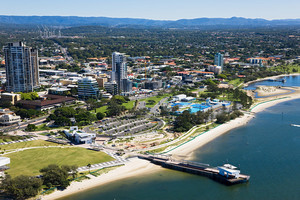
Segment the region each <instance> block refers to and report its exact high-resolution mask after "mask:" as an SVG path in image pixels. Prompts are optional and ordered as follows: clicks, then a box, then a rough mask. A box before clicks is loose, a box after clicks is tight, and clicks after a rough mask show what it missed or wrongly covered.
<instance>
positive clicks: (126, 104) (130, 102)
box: [122, 101, 135, 110]
mask: <svg viewBox="0 0 300 200" xmlns="http://www.w3.org/2000/svg"><path fill="white" fill-rule="evenodd" d="M134 103H135V101H128V102H126V103H123V104H122V105H123V106H125V108H126V109H127V110H131V109H132V108H133V107H134Z"/></svg>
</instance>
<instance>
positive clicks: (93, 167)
mask: <svg viewBox="0 0 300 200" xmlns="http://www.w3.org/2000/svg"><path fill="white" fill-rule="evenodd" d="M104 152H105V153H106V154H108V155H109V156H111V157H113V158H114V159H115V160H113V161H109V162H104V163H98V164H93V165H91V166H90V167H88V166H84V167H79V168H78V172H83V171H90V170H97V169H104V168H108V167H115V166H120V165H124V164H125V163H126V162H128V160H127V159H124V158H122V157H120V156H117V155H116V154H114V153H111V152H108V151H104Z"/></svg>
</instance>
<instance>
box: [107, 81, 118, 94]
mask: <svg viewBox="0 0 300 200" xmlns="http://www.w3.org/2000/svg"><path fill="white" fill-rule="evenodd" d="M104 88H105V90H106V92H108V93H110V94H111V95H117V94H118V84H117V83H116V82H115V81H113V82H106V83H104Z"/></svg>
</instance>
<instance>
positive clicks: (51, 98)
mask: <svg viewBox="0 0 300 200" xmlns="http://www.w3.org/2000/svg"><path fill="white" fill-rule="evenodd" d="M75 100H76V99H75V98H73V97H68V96H60V95H52V94H48V95H45V96H44V97H42V98H41V99H38V100H21V101H19V102H18V103H20V105H21V106H22V108H26V109H35V110H49V109H52V108H56V107H60V106H61V105H62V104H70V103H73V102H75Z"/></svg>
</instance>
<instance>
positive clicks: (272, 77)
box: [244, 73, 300, 87]
mask: <svg viewBox="0 0 300 200" xmlns="http://www.w3.org/2000/svg"><path fill="white" fill-rule="evenodd" d="M285 76H300V73H293V74H281V75H277V76H269V77H265V78H261V79H257V80H254V81H249V82H247V83H244V87H248V86H249V85H250V84H253V83H256V82H261V81H265V80H268V79H277V78H281V77H285Z"/></svg>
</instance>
